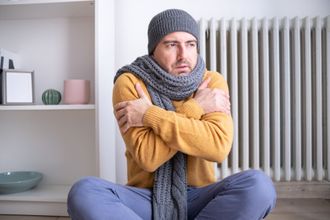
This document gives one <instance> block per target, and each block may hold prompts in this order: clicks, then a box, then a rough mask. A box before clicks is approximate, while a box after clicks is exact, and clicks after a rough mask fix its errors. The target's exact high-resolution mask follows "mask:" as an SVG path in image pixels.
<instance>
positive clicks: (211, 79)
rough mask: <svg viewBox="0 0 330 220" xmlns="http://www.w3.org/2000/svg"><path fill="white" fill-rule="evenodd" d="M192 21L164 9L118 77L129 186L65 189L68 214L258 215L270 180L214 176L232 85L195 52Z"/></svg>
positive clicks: (225, 144) (271, 199) (223, 150)
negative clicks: (143, 51) (142, 51)
mask: <svg viewBox="0 0 330 220" xmlns="http://www.w3.org/2000/svg"><path fill="white" fill-rule="evenodd" d="M198 38H199V33H198V26H197V24H196V21H195V20H194V19H193V18H192V16H191V15H189V14H188V13H187V12H185V11H183V10H178V9H170V10H166V11H163V12H161V13H159V14H158V15H156V16H155V17H154V18H153V19H152V20H151V22H150V24H149V27H148V40H149V42H148V52H149V55H146V56H142V57H139V58H137V59H136V60H135V61H134V62H133V63H132V64H131V65H127V66H124V67H123V68H121V69H120V70H119V71H118V72H117V74H116V76H115V86H114V89H113V104H114V113H115V116H116V119H117V122H118V125H119V127H120V130H121V133H122V136H123V139H124V141H125V144H126V157H127V164H128V183H127V185H126V186H122V185H118V184H114V183H110V182H108V181H105V180H102V179H99V178H95V177H87V178H84V179H82V180H80V181H78V182H77V183H76V184H75V185H74V186H73V187H72V189H71V191H70V193H69V196H68V212H69V214H70V216H71V218H72V219H73V220H78V219H79V220H83V219H88V220H94V219H95V220H102V219H164V220H167V219H168V220H172V219H174V220H175V219H178V220H181V219H182V220H184V219H218V220H219V219H225V220H236V219H244V220H256V219H262V218H264V217H265V216H266V215H267V214H268V213H269V212H270V210H271V209H272V208H273V207H274V205H275V199H276V194H275V190H274V187H273V185H272V182H271V180H270V179H269V178H268V177H267V176H266V175H264V174H263V173H262V172H261V171H255V170H249V171H244V172H241V173H237V174H234V175H232V176H230V177H227V178H225V179H224V180H222V181H220V182H216V179H215V174H214V162H218V163H221V162H222V161H223V160H224V159H225V158H226V157H227V156H228V154H229V152H230V148H231V144H232V139H233V123H232V118H231V115H230V101H229V95H228V86H227V83H226V81H225V80H224V78H223V77H222V76H221V75H220V74H219V73H217V72H210V71H207V70H206V68H205V64H204V61H203V60H202V59H201V57H200V56H199V55H198Z"/></svg>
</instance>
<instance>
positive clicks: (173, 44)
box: [167, 43, 176, 47]
mask: <svg viewBox="0 0 330 220" xmlns="http://www.w3.org/2000/svg"><path fill="white" fill-rule="evenodd" d="M167 46H168V47H175V46H176V43H169V44H167Z"/></svg>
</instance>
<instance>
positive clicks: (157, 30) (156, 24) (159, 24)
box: [148, 9, 199, 55]
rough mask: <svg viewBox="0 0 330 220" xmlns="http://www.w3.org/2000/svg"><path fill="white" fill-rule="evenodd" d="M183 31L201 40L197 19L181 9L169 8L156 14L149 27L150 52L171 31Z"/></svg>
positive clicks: (150, 52)
mask: <svg viewBox="0 0 330 220" xmlns="http://www.w3.org/2000/svg"><path fill="white" fill-rule="evenodd" d="M176 31H183V32H187V33H190V34H192V35H193V36H194V37H195V38H196V40H197V42H198V41H199V28H198V25H197V23H196V21H195V19H194V18H193V17H192V16H191V15H190V14H188V13H187V12H185V11H183V10H180V9H169V10H166V11H163V12H161V13H159V14H157V15H155V16H154V17H153V18H152V19H151V21H150V23H149V27H148V53H149V55H151V54H152V53H153V51H154V49H155V47H156V46H157V44H158V43H159V41H160V40H161V39H162V38H163V37H165V35H167V34H169V33H173V32H176Z"/></svg>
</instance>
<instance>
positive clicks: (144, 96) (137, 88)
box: [135, 83, 147, 98]
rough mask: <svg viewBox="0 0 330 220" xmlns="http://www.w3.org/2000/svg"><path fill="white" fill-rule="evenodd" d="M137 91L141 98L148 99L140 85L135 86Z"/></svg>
mask: <svg viewBox="0 0 330 220" xmlns="http://www.w3.org/2000/svg"><path fill="white" fill-rule="evenodd" d="M135 89H136V91H137V93H138V95H139V97H140V98H147V96H146V94H145V93H144V91H143V89H142V87H141V85H140V83H136V84H135Z"/></svg>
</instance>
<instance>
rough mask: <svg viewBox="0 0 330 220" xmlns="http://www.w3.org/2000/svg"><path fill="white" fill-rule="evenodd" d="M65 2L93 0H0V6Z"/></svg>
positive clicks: (90, 0)
mask: <svg viewBox="0 0 330 220" xmlns="http://www.w3.org/2000/svg"><path fill="white" fill-rule="evenodd" d="M67 2H94V1H93V0H0V5H22V4H47V3H67Z"/></svg>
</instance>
